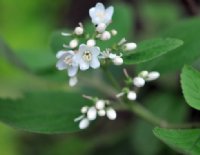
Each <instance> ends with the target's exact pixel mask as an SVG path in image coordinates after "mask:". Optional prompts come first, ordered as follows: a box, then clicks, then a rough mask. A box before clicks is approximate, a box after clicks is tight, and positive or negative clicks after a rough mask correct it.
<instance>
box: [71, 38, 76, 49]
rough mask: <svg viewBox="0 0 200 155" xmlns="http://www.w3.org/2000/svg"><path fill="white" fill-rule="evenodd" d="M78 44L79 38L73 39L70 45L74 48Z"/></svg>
mask: <svg viewBox="0 0 200 155" xmlns="http://www.w3.org/2000/svg"><path fill="white" fill-rule="evenodd" d="M77 46H78V40H77V39H73V40H71V41H70V42H69V47H70V48H72V49H74V48H76V47H77Z"/></svg>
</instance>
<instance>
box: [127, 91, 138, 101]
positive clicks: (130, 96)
mask: <svg viewBox="0 0 200 155" xmlns="http://www.w3.org/2000/svg"><path fill="white" fill-rule="evenodd" d="M127 98H128V99H129V100H136V98H137V95H136V93H135V92H134V91H129V92H128V94H127Z"/></svg>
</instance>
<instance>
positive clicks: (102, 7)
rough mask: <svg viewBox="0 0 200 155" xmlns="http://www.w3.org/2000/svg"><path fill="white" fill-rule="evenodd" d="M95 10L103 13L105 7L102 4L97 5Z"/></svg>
mask: <svg viewBox="0 0 200 155" xmlns="http://www.w3.org/2000/svg"><path fill="white" fill-rule="evenodd" d="M95 9H97V10H99V11H105V7H104V5H103V4H102V3H97V4H96V6H95Z"/></svg>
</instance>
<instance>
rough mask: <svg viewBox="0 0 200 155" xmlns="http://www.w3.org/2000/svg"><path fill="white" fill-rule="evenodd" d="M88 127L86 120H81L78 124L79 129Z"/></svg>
mask: <svg viewBox="0 0 200 155" xmlns="http://www.w3.org/2000/svg"><path fill="white" fill-rule="evenodd" d="M89 125H90V121H89V120H88V119H87V118H83V119H82V120H81V121H80V123H79V128H80V129H86V128H87V127H88V126H89Z"/></svg>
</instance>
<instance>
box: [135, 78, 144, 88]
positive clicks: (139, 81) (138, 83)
mask: <svg viewBox="0 0 200 155" xmlns="http://www.w3.org/2000/svg"><path fill="white" fill-rule="evenodd" d="M133 84H134V85H135V86H136V87H143V86H144V85H145V80H144V79H143V78H141V77H135V78H134V79H133Z"/></svg>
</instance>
